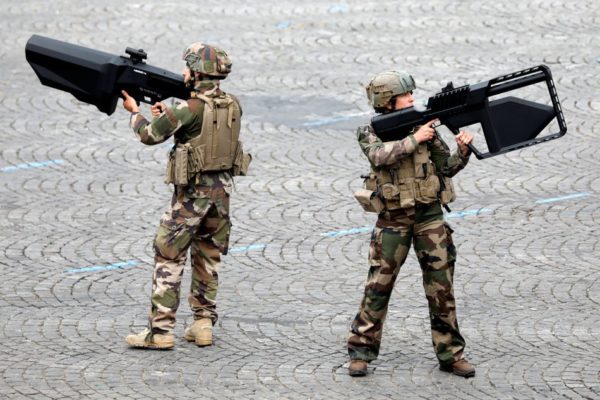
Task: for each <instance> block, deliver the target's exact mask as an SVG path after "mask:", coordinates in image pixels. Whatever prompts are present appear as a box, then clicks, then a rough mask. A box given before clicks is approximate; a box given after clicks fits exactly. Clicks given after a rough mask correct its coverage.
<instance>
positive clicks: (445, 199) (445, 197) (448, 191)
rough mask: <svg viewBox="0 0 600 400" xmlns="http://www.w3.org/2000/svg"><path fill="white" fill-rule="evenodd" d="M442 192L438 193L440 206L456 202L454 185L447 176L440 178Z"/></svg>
mask: <svg viewBox="0 0 600 400" xmlns="http://www.w3.org/2000/svg"><path fill="white" fill-rule="evenodd" d="M441 183H442V190H441V191H440V201H441V202H442V204H448V203H452V202H453V201H454V200H456V192H455V191H454V184H453V183H452V178H448V177H447V176H443V177H442V182H441Z"/></svg>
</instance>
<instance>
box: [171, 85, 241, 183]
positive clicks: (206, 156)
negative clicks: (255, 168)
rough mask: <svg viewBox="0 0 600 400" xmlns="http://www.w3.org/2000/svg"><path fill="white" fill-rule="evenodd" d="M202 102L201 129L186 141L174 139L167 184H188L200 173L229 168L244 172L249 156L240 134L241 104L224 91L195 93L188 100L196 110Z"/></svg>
mask: <svg viewBox="0 0 600 400" xmlns="http://www.w3.org/2000/svg"><path fill="white" fill-rule="evenodd" d="M200 101H202V102H203V103H204V113H203V116H202V128H201V130H200V132H199V134H198V135H197V136H195V137H194V138H193V139H191V140H189V141H188V142H186V143H180V142H179V143H178V142H177V141H176V145H175V149H174V151H171V155H170V157H169V162H168V164H167V174H166V179H165V182H166V183H174V184H175V185H187V184H188V183H189V182H190V180H192V178H194V177H197V178H199V177H200V175H201V173H202V172H217V171H231V172H232V173H233V175H246V173H247V170H248V166H249V164H250V161H251V160H252V156H251V155H250V154H247V153H244V151H243V146H242V142H241V141H240V140H239V137H240V117H241V111H240V107H239V105H238V103H237V101H235V99H234V98H233V97H232V96H230V95H228V94H225V95H224V96H222V97H216V98H210V97H207V96H204V95H200V94H196V95H195V98H192V99H189V100H188V106H189V108H190V110H191V111H192V112H195V113H198V112H199V109H200V104H199V102H200Z"/></svg>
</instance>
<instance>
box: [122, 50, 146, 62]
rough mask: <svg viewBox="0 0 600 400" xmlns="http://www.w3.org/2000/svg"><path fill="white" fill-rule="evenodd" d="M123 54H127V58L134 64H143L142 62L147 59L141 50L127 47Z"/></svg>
mask: <svg viewBox="0 0 600 400" xmlns="http://www.w3.org/2000/svg"><path fill="white" fill-rule="evenodd" d="M125 53H127V54H129V58H130V60H131V61H133V63H134V64H139V63H144V60H146V59H147V58H148V54H147V53H146V52H145V51H144V50H143V49H137V50H136V49H134V48H133V47H127V48H126V49H125Z"/></svg>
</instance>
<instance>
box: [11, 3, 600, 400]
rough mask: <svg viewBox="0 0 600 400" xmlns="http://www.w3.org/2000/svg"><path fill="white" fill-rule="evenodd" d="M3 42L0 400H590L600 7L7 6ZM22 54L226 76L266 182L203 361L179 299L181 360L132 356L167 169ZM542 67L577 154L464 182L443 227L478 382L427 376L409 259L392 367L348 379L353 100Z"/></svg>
mask: <svg viewBox="0 0 600 400" xmlns="http://www.w3.org/2000/svg"><path fill="white" fill-rule="evenodd" d="M76 4H80V5H76ZM259 4H260V5H259ZM0 18H1V21H2V23H1V24H0V33H1V35H0V37H1V39H0V40H1V41H2V46H0V102H1V106H2V111H3V112H2V113H1V114H0V128H1V131H0V133H1V134H0V199H1V204H0V227H1V228H2V230H1V233H0V249H1V250H0V271H1V273H2V275H3V278H4V279H3V284H2V286H1V287H0V342H1V343H2V347H1V350H0V398H7V399H22V398H32V399H64V398H92V399H109V398H118V399H129V398H131V399H136V398H157V399H164V398H181V399H183V398H198V397H201V398H207V399H223V398H236V399H309V398H315V399H347V398H352V399H363V398H364V399H367V398H373V399H383V398H415V399H416V398H423V399H425V398H440V399H453V398H473V399H533V398H538V399H558V398H565V399H592V398H598V397H599V396H600V376H599V374H600V361H599V357H598V354H599V352H600V345H599V343H600V314H599V313H598V306H599V304H600V280H599V279H600V278H599V272H600V261H599V259H598V258H599V257H598V256H599V255H600V241H599V235H598V233H599V228H598V223H599V222H600V207H599V206H598V200H599V197H600V173H599V171H600V158H599V156H598V154H599V152H600V143H599V140H598V137H599V135H600V129H599V128H598V122H599V118H598V112H599V111H600V97H599V96H598V92H599V90H600V73H599V68H600V47H599V46H598V35H599V34H600V32H599V30H598V29H599V28H598V26H599V24H600V11H599V7H598V5H597V2H595V1H592V0H578V1H575V0H558V1H542V0H538V1H528V0H525V1H489V0H482V1H461V2H458V1H450V0H434V1H427V2H425V1H402V2H399V1H392V0H382V1H373V0H362V1H347V2H338V1H315V0H307V1H303V2H297V1H289V0H280V1H276V2H275V1H273V2H272V1H264V2H261V3H258V2H256V3H253V2H248V1H239V0H233V1H227V2H214V1H202V2H194V1H182V2H170V1H145V2H136V1H135V0H134V1H132V2H122V1H115V0H107V1H90V2H81V3H80V2H77V3H76V2H70V1H67V0H56V1H53V2H41V1H31V0H22V1H19V2H9V1H2V7H0ZM32 34H41V35H44V36H49V37H53V38H57V39H61V40H65V41H69V42H73V43H78V44H82V45H84V46H88V47H93V48H97V49H100V50H103V51H108V52H112V53H119V54H123V52H124V49H125V47H126V46H132V47H136V48H144V49H145V50H146V51H147V52H148V53H149V57H148V58H149V60H148V62H149V63H150V64H153V65H156V66H160V67H163V68H167V69H169V70H172V71H175V72H179V71H180V70H181V68H182V62H181V60H180V56H181V51H182V50H183V48H184V46H185V45H186V44H188V43H190V42H193V41H197V40H204V41H208V42H212V43H215V44H218V45H220V46H221V47H223V48H225V49H227V51H228V52H229V53H230V55H231V56H232V58H233V60H234V72H233V73H232V74H231V76H230V79H228V80H227V81H226V82H225V83H224V88H225V89H226V90H227V91H231V92H232V93H236V94H239V96H240V98H241V100H242V102H243V106H244V108H245V117H244V123H243V138H244V141H245V143H246V147H247V148H248V149H249V150H250V151H251V152H252V153H253V154H254V159H255V161H254V163H253V164H252V166H251V176H248V177H245V178H240V179H237V181H236V187H237V190H236V192H235V194H234V197H233V204H232V209H233V219H234V221H233V222H234V228H233V236H232V249H231V253H230V255H228V256H226V257H225V258H224V261H225V265H224V268H223V270H222V271H221V288H220V291H219V297H218V299H219V304H218V308H219V311H220V319H219V322H218V324H217V326H216V330H215V335H216V343H215V345H214V346H212V347H210V348H198V347H196V346H194V345H193V344H188V343H187V342H185V341H184V339H183V329H184V328H185V326H187V324H189V323H190V320H191V314H190V311H189V309H188V307H187V303H186V301H185V297H184V298H183V302H182V306H181V308H180V312H179V314H178V317H179V319H178V325H177V328H176V335H177V342H176V349H175V350H173V351H167V352H154V351H139V350H132V349H128V348H127V347H126V345H125V343H124V340H123V337H124V336H125V335H126V334H128V333H130V332H132V331H136V330H139V329H140V328H143V327H144V325H145V322H146V315H147V312H148V309H149V293H150V286H151V269H152V256H153V253H152V247H151V244H152V237H153V235H154V232H155V229H156V227H157V224H158V220H159V218H160V215H161V214H162V211H163V210H164V209H165V207H166V205H167V203H168V200H169V197H170V189H169V188H168V187H167V186H166V185H164V184H163V183H162V177H163V169H164V165H165V160H166V154H167V146H166V145H159V146H155V147H147V146H143V145H141V144H140V143H138V142H136V140H135V138H134V137H133V134H132V133H131V132H130V130H129V128H128V126H127V119H128V115H127V113H126V112H125V111H124V110H122V109H121V108H120V104H119V109H118V110H117V112H116V113H115V114H113V115H112V116H111V117H107V116H105V115H104V114H101V113H99V112H98V111H97V110H96V109H95V108H94V107H93V106H89V105H86V104H82V103H79V102H78V101H76V100H75V99H74V98H73V97H72V96H70V95H68V94H66V93H63V92H59V91H56V90H52V89H49V88H47V87H43V86H42V85H40V83H39V81H38V80H37V78H36V77H35V75H34V74H33V72H32V70H31V68H29V66H28V64H27V63H26V61H25V57H24V47H25V43H26V41H27V39H28V38H29V37H30V36H31V35H32ZM539 64H546V65H548V66H550V67H551V69H552V72H553V74H554V78H555V82H556V85H557V89H558V93H559V96H560V98H561V100H562V104H563V107H564V112H565V118H566V120H567V123H568V127H569V132H568V134H567V135H566V136H565V137H563V138H561V139H559V140H555V141H551V142H548V143H544V144H541V145H539V146H535V147H531V148H527V149H523V150H520V151H516V152H512V153H509V154H507V155H502V156H498V157H494V158H491V159H489V160H485V161H478V160H475V159H473V160H472V161H471V163H470V164H469V166H468V167H467V169H466V170H465V171H463V172H462V173H461V174H460V175H459V176H458V177H457V180H456V185H457V187H458V191H459V199H458V200H457V202H456V203H454V205H453V211H454V212H453V213H452V214H449V215H448V216H447V217H448V221H449V222H450V223H451V224H452V225H453V227H454V229H455V230H456V234H455V241H456V242H457V244H458V252H459V260H458V266H457V278H456V279H457V284H456V295H457V299H458V314H459V319H460V323H461V327H462V330H463V333H464V336H465V337H466V339H467V355H468V357H469V359H470V360H472V361H473V362H474V363H475V364H476V366H477V376H476V377H475V378H474V379H469V380H465V379H462V378H458V377H455V376H452V375H449V374H447V373H443V372H441V371H439V370H438V369H437V367H436V362H435V356H434V354H433V351H432V348H431V339H430V336H429V327H428V325H429V321H428V315H427V308H426V300H425V298H424V295H423V293H422V291H423V289H422V286H421V282H420V280H421V278H420V271H419V268H418V264H417V262H416V259H415V257H414V255H411V256H410V257H409V260H408V262H407V263H406V265H405V266H404V268H403V271H402V272H401V275H400V277H399V279H398V282H397V287H396V289H395V293H394V296H393V298H392V304H391V306H390V313H389V318H388V321H387V322H386V326H385V333H384V342H383V347H382V354H381V356H380V358H379V359H378V360H377V361H375V362H373V363H372V364H370V366H369V372H370V373H369V375H368V376H367V377H365V378H354V379H352V378H350V377H349V376H348V375H347V370H346V366H347V354H346V350H345V339H346V335H347V330H348V326H349V323H350V320H351V318H352V317H353V316H354V314H355V313H356V310H357V308H358V303H359V301H360V297H361V294H362V293H361V292H362V287H363V283H364V279H365V278H366V274H367V263H366V258H367V249H368V242H369V232H370V228H371V227H372V225H373V223H374V217H373V216H372V215H369V214H365V213H364V212H362V210H361V209H360V208H359V206H358V204H357V203H356V202H355V200H354V199H353V197H352V192H353V191H354V190H355V189H356V188H358V187H360V185H361V182H360V178H359V176H360V174H361V173H364V172H365V171H366V170H367V161H366V159H365V158H364V157H363V156H362V155H361V153H360V150H359V148H358V145H357V143H356V140H355V133H354V132H355V128H356V126H357V125H358V124H361V123H364V122H366V121H368V120H369V118H370V115H371V113H370V110H369V107H368V105H367V103H366V100H365V95H364V89H363V87H364V85H365V84H366V83H367V81H368V79H369V78H370V77H371V76H372V74H374V73H376V72H380V71H383V70H386V69H391V68H397V69H406V70H409V71H410V72H411V73H412V74H413V75H414V76H415V78H416V81H417V85H418V86H419V90H418V91H417V92H416V93H415V94H416V96H417V97H418V98H420V99H426V98H427V96H429V95H432V94H433V93H435V92H436V91H438V90H439V89H440V88H441V87H442V86H444V85H445V83H446V82H447V81H448V80H453V81H454V83H455V84H466V83H477V82H479V81H481V80H487V79H491V78H493V77H495V76H499V75H503V74H506V73H509V72H513V71H517V70H520V69H524V68H527V67H530V66H534V65H539ZM145 110H146V112H148V108H145ZM479 139H481V138H479ZM450 140H451V139H450ZM479 143H480V144H481V141H479ZM189 275H190V274H189V269H187V270H186V274H185V277H184V288H185V287H187V286H188V285H189Z"/></svg>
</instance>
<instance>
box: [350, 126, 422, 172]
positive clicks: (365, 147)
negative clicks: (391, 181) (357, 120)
mask: <svg viewBox="0 0 600 400" xmlns="http://www.w3.org/2000/svg"><path fill="white" fill-rule="evenodd" d="M357 137H358V143H359V144H360V148H361V150H362V151H363V153H365V155H366V156H367V158H368V159H369V161H370V162H371V164H372V165H373V166H374V167H377V168H379V167H383V166H386V165H392V164H395V163H397V162H398V161H400V160H401V159H403V158H404V157H406V156H408V155H410V154H412V153H413V152H414V151H415V149H416V148H417V145H418V143H417V141H416V140H415V138H414V136H413V135H409V136H407V137H405V138H404V139H402V140H395V141H392V142H385V143H384V142H382V141H381V139H379V138H378V137H377V136H376V135H375V133H374V132H373V128H371V126H369V125H365V126H361V127H359V128H358V131H357Z"/></svg>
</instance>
